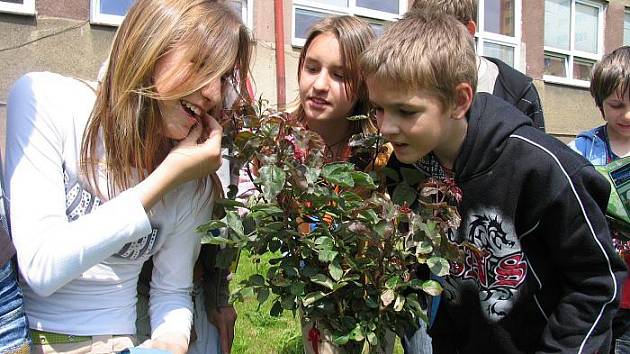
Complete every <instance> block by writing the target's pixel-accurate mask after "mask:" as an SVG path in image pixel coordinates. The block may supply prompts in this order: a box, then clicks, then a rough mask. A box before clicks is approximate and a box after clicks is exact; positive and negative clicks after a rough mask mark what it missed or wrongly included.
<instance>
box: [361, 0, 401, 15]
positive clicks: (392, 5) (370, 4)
mask: <svg viewBox="0 0 630 354" xmlns="http://www.w3.org/2000/svg"><path fill="white" fill-rule="evenodd" d="M357 6H359V7H365V8H366V9H371V10H378V11H383V12H389V13H392V14H396V15H398V13H399V12H400V9H399V8H398V6H399V3H398V0H357Z"/></svg>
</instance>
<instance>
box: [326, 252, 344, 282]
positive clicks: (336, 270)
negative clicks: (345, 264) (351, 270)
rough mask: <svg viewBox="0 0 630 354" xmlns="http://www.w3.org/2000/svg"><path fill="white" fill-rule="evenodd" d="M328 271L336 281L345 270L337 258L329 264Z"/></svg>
mask: <svg viewBox="0 0 630 354" xmlns="http://www.w3.org/2000/svg"><path fill="white" fill-rule="evenodd" d="M328 272H329V273H330V276H331V277H332V278H333V280H335V281H339V280H340V279H341V277H342V276H343V270H342V269H341V265H339V260H338V259H337V258H335V259H334V260H333V261H332V262H331V263H330V264H329V265H328Z"/></svg>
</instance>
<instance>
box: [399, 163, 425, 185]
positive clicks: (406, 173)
mask: <svg viewBox="0 0 630 354" xmlns="http://www.w3.org/2000/svg"><path fill="white" fill-rule="evenodd" d="M400 174H401V175H402V178H403V180H404V181H405V182H407V184H408V185H410V186H415V185H416V184H418V182H420V181H422V180H424V179H425V176H424V174H423V173H422V172H420V171H418V170H416V169H415V168H407V167H401V168H400Z"/></svg>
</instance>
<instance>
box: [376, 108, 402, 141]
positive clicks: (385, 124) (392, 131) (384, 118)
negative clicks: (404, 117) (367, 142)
mask: <svg viewBox="0 0 630 354" xmlns="http://www.w3.org/2000/svg"><path fill="white" fill-rule="evenodd" d="M376 122H377V124H378V128H379V130H380V131H381V134H383V135H385V136H391V135H396V134H398V132H399V129H398V126H397V125H396V124H395V123H394V122H393V120H392V119H390V117H389V116H388V114H387V113H383V114H381V115H379V116H378V117H377V118H376Z"/></svg>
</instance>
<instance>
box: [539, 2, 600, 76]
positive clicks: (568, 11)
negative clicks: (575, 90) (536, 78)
mask: <svg viewBox="0 0 630 354" xmlns="http://www.w3.org/2000/svg"><path fill="white" fill-rule="evenodd" d="M603 13H604V6H603V5H602V4H601V3H599V2H594V1H589V0H545V59H544V62H545V71H544V76H543V79H544V80H546V81H550V82H557V83H563V84H570V85H576V86H582V87H588V85H589V80H590V72H591V68H592V67H593V65H594V64H595V62H596V61H597V60H599V59H600V58H601V56H602V52H603V42H604V41H603V22H604V20H603Z"/></svg>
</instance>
